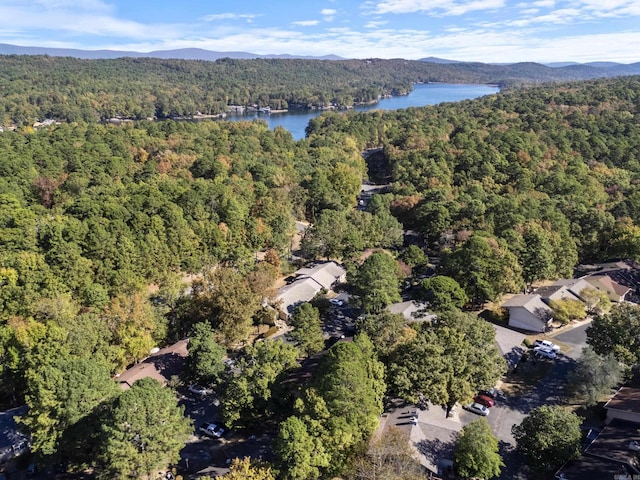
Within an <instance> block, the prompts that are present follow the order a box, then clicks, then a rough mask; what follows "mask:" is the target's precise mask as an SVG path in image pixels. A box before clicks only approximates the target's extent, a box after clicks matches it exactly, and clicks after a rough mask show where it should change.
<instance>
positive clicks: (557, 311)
mask: <svg viewBox="0 0 640 480" xmlns="http://www.w3.org/2000/svg"><path fill="white" fill-rule="evenodd" d="M549 306H550V307H551V309H552V310H553V318H554V319H555V320H557V321H559V322H560V323H562V324H563V325H566V324H567V323H569V322H570V321H571V320H580V319H583V318H584V317H586V315H587V312H586V309H585V305H584V303H582V302H581V301H580V300H571V299H569V298H563V299H560V300H551V301H550V302H549Z"/></svg>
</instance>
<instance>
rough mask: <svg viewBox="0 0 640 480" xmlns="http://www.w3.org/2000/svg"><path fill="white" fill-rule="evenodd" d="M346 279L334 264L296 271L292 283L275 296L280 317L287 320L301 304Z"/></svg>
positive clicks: (342, 271)
mask: <svg viewBox="0 0 640 480" xmlns="http://www.w3.org/2000/svg"><path fill="white" fill-rule="evenodd" d="M346 279H347V271H346V270H345V269H344V268H343V267H341V266H340V265H338V264H337V263H336V262H324V263H319V264H315V265H313V266H311V267H305V268H301V269H299V270H297V271H296V272H295V273H294V279H293V281H292V282H290V283H289V284H288V285H285V286H284V287H282V288H281V289H280V290H279V291H278V295H277V296H276V302H277V303H278V305H279V308H280V312H281V316H283V317H284V318H287V317H288V316H289V315H291V313H293V311H294V310H295V308H296V307H297V306H298V305H300V304H301V303H305V302H308V301H310V300H312V299H313V297H315V296H316V295H317V294H318V293H320V292H321V291H322V290H325V291H330V290H331V289H332V288H333V287H334V286H335V285H336V284H339V283H344V282H345V281H346Z"/></svg>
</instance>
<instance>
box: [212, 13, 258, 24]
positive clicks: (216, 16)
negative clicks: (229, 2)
mask: <svg viewBox="0 0 640 480" xmlns="http://www.w3.org/2000/svg"><path fill="white" fill-rule="evenodd" d="M258 16H259V15H254V14H249V13H230V12H229V13H213V14H211V15H205V16H204V17H202V20H204V21H205V22H213V21H216V20H249V21H251V20H253V19H254V18H256V17H258Z"/></svg>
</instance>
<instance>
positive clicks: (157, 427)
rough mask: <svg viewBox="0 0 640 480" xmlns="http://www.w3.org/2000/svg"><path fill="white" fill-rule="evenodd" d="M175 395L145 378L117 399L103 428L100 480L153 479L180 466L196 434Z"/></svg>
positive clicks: (154, 381)
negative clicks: (184, 453)
mask: <svg viewBox="0 0 640 480" xmlns="http://www.w3.org/2000/svg"><path fill="white" fill-rule="evenodd" d="M183 410H184V409H183V407H179V406H178V401H177V399H176V396H175V393H174V392H173V391H172V390H171V389H168V388H164V387H163V386H162V385H161V384H160V383H159V382H158V381H157V380H154V379H152V378H143V379H141V380H138V381H137V382H135V383H134V384H133V386H132V387H131V388H130V389H129V390H126V391H125V392H123V393H122V394H120V396H119V397H118V398H116V400H115V402H114V404H113V407H112V408H111V412H110V414H109V415H108V416H107V418H106V419H105V423H104V424H103V426H102V434H103V441H102V444H101V447H100V455H99V460H100V463H101V465H102V469H101V470H100V471H99V477H100V478H114V477H115V478H120V479H125V478H130V477H136V478H144V477H145V476H146V477H150V476H151V475H153V473H154V472H157V471H158V470H164V469H165V468H166V467H167V465H170V464H175V463H177V462H178V460H179V458H180V456H179V453H180V450H182V448H183V447H184V446H185V444H186V441H187V438H188V436H189V435H190V434H191V433H192V432H193V431H192V425H191V421H190V420H189V419H188V418H186V417H185V416H184V412H183Z"/></svg>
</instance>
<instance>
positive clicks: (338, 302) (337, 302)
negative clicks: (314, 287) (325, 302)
mask: <svg viewBox="0 0 640 480" xmlns="http://www.w3.org/2000/svg"><path fill="white" fill-rule="evenodd" d="M329 303H331V305H336V306H338V307H341V306H342V305H344V302H343V301H342V300H340V299H339V298H332V299H330V300H329Z"/></svg>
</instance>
